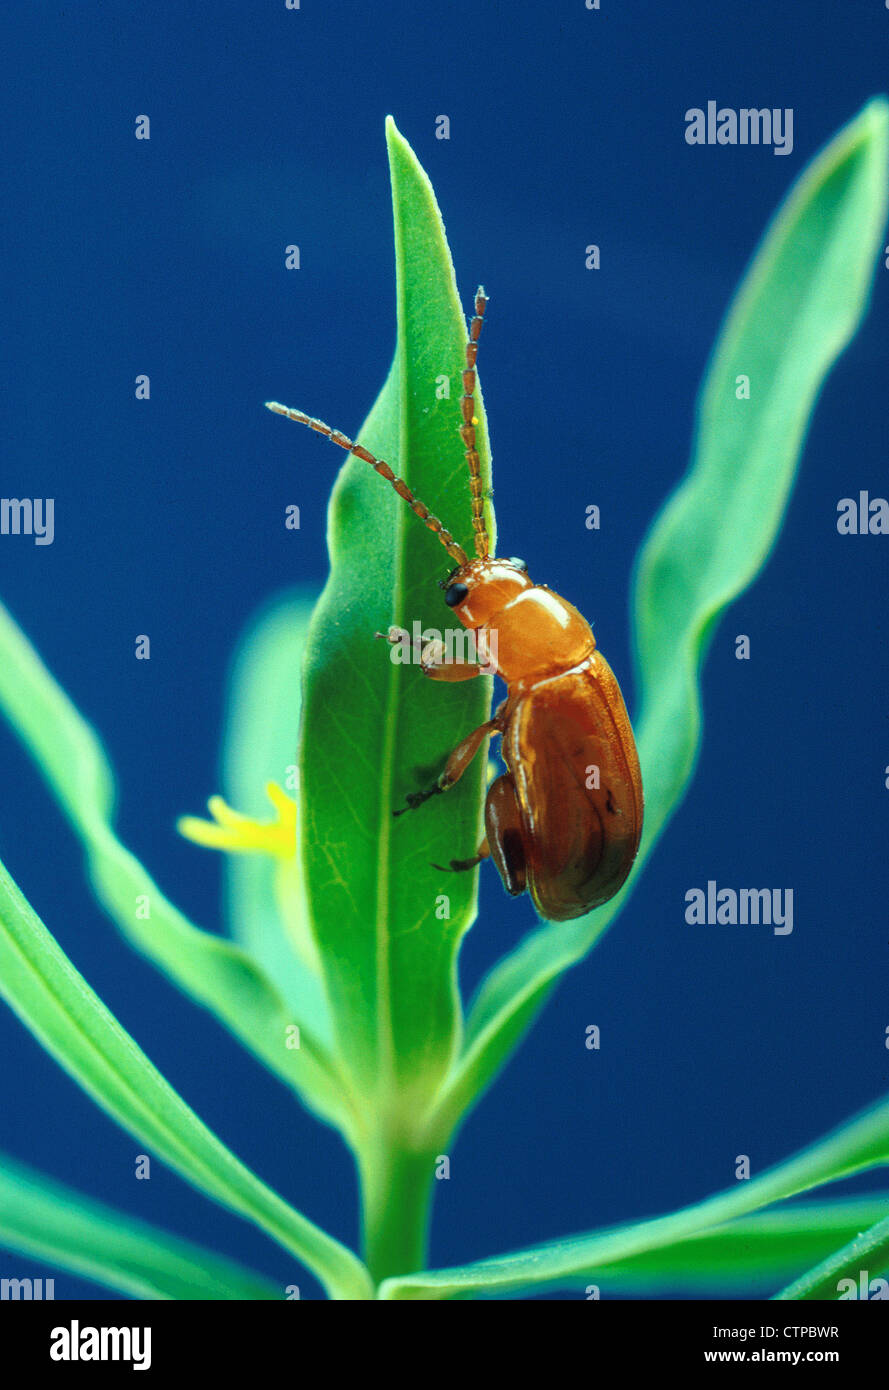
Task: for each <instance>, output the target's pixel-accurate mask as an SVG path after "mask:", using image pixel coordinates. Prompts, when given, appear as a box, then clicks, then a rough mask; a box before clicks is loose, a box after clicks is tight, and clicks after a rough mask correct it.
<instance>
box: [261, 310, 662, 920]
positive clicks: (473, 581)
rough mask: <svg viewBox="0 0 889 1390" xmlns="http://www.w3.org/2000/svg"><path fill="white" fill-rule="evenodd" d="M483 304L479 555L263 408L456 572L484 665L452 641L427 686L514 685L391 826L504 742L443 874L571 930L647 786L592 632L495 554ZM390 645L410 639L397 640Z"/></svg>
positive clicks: (473, 459)
mask: <svg viewBox="0 0 889 1390" xmlns="http://www.w3.org/2000/svg"><path fill="white" fill-rule="evenodd" d="M487 302H488V301H487V296H486V295H485V292H484V289H483V288H481V287H479V289H478V291H477V293H476V297H475V314H474V316H473V318H472V320H471V322H470V326H469V336H468V339H467V343H466V365H465V369H464V371H463V374H462V380H463V396H462V399H461V402H460V408H461V414H462V424H461V425H460V435H461V438H462V440H463V445H464V449H465V453H466V460H467V465H468V469H469V482H470V496H471V510H472V527H473V532H474V542H475V552H476V553H475V556H474V557H473V558H471V559H470V557H469V556H468V555H467V553H466V551H465V550H464V549H463V548H462V546H460V545H459V544H458V543H457V541H456V540H455V539H454V536H453V535H452V533H451V532H450V531H448V530H447V529H446V527H445V526H444V525H443V524H442V523H441V521H439V519H438V517H437V516H434V515H433V514H432V513H431V512H430V511H429V508H428V507H427V506H426V505H425V504H424V503H423V502H421V501H420V500H419V498H417V497H415V496H414V494H413V493H412V492H411V490H410V488H409V487H408V486H407V484H406V483H405V482H404V481H403V480H402V479H401V478H399V477H397V476H396V474H395V473H394V472H393V470H392V469H391V468H390V467H389V465H388V464H387V463H386V462H385V461H384V460H383V459H378V458H376V457H375V456H374V455H373V454H372V453H371V452H370V450H369V449H365V448H364V446H363V445H361V444H356V443H354V442H353V441H352V440H351V439H349V437H348V436H347V435H345V434H343V433H342V431H340V430H333V429H331V428H330V426H329V425H325V424H324V422H323V421H321V420H316V419H314V418H313V417H312V416H310V415H306V414H304V413H303V412H302V411H300V410H292V409H290V408H289V407H287V406H283V405H280V404H279V403H278V402H277V401H268V402H266V405H267V408H268V409H269V410H271V411H273V412H274V413H275V414H278V415H285V416H287V418H288V419H290V420H295V421H297V423H299V424H302V425H307V426H308V427H309V429H312V430H316V431H317V432H318V433H319V434H323V435H325V436H326V437H327V438H328V439H330V440H332V442H333V443H334V444H338V445H339V446H340V448H341V449H345V450H346V451H347V452H348V453H350V454H354V455H355V456H356V457H357V458H360V459H363V460H364V462H365V463H369V464H370V466H371V467H372V468H374V469H375V470H376V471H377V473H379V474H380V475H381V476H382V477H383V478H385V479H386V481H387V482H388V483H390V484H391V486H392V487H393V488H394V489H395V491H396V492H397V493H398V495H399V497H401V498H402V499H403V500H404V501H405V502H406V503H407V505H408V506H409V507H410V508H411V510H412V511H413V512H414V513H415V514H416V515H417V516H418V517H419V518H420V520H421V521H423V522H424V523H425V525H426V526H428V527H429V529H430V530H431V531H433V532H434V533H435V535H436V536H437V537H438V539H439V541H440V542H441V543H442V545H443V546H444V547H445V549H446V550H447V552H448V554H449V555H450V556H451V558H452V559H453V560H455V561H456V567H455V568H454V569H453V570H452V572H451V573H450V574H449V576H448V578H447V580H445V581H444V582H443V583H442V585H441V587H442V588H443V589H444V591H445V593H444V599H445V603H446V604H447V605H448V607H449V608H451V609H452V611H453V612H454V613H455V614H456V616H457V617H458V618H459V620H460V622H461V623H462V624H463V625H464V627H466V628H468V629H470V630H471V632H472V633H473V634H474V636H475V645H476V652H477V655H478V656H479V657H480V658H481V660H480V661H460V660H458V661H452V660H448V659H447V658H448V653H447V652H446V650H445V647H444V643H442V642H441V641H440V640H435V641H432V642H427V643H424V644H422V646H421V652H420V666H421V669H422V671H423V672H424V674H425V675H426V676H428V677H430V678H431V679H432V680H445V681H462V680H471V679H472V678H474V677H476V676H478V675H479V674H481V672H482V671H483V670H487V671H491V670H493V671H496V673H497V674H498V675H500V676H501V677H502V678H503V680H504V681H505V682H506V688H507V697H506V699H505V700H504V701H503V702H502V704H500V705H499V706H498V708H497V709H496V710H495V712H494V714H493V716H492V718H491V719H489V720H487V721H486V722H485V723H484V724H481V725H480V726H479V727H478V728H477V729H474V730H473V731H472V733H470V734H467V735H466V737H465V738H464V739H462V740H461V742H460V743H458V745H457V747H456V748H455V749H454V750H453V752H452V753H451V755H450V757H449V758H448V760H447V762H446V764H445V766H444V769H443V771H442V773H441V774H440V776H439V777H438V779H437V780H436V782H435V783H434V784H433V786H432V787H430V788H428V789H426V790H424V791H418V792H413V793H411V794H410V795H409V796H408V797H407V799H406V801H407V804H406V805H405V806H404V807H403V808H401V809H400V810H398V811H395V812H394V813H393V814H395V815H401V814H403V813H404V811H408V810H413V809H416V807H418V806H420V805H422V803H423V802H424V801H426V800H428V799H429V797H431V796H435V795H438V794H439V793H442V792H445V791H447V790H448V788H450V787H453V786H454V784H455V783H456V782H457V781H459V779H460V777H461V776H462V775H463V773H464V772H465V770H466V768H467V767H468V766H469V764H470V763H471V761H472V759H473V758H474V757H475V755H476V753H478V751H479V749H480V748H481V747H482V745H483V744H484V743H485V741H486V739H487V738H488V737H489V736H490V735H499V736H500V741H501V756H502V759H503V761H504V763H505V764H506V769H507V770H506V772H505V773H503V774H502V775H501V776H499V777H497V778H496V779H495V780H494V781H493V782H492V783H491V785H490V786H489V788H488V792H487V798H486V801H485V838H484V840H483V841H482V844H481V845H480V847H479V849H478V852H477V853H476V854H475V855H473V856H472V857H471V858H468V859H452V860H451V862H450V865H449V866H448V867H449V868H450V869H451V870H454V871H458V872H459V871H462V870H468V869H472V868H475V866H476V865H477V864H479V863H480V862H481V861H482V860H483V859H487V858H491V859H493V861H494V863H495V864H496V866H497V868H498V870H499V872H500V877H501V879H502V880H503V885H504V887H505V889H506V891H507V893H509V894H510V895H512V896H513V897H516V896H519V895H520V894H522V893H524V892H525V891H527V892H529V893H530V895H531V898H532V900H533V902H534V905H535V907H536V908H537V910H538V912H539V913H540V915H541V916H542V917H545V918H548V919H550V920H552V921H567V920H569V919H571V918H574V917H581V916H583V915H584V914H585V913H587V912H589V911H591V910H592V909H593V908H595V907H600V906H601V905H602V904H603V903H605V902H607V901H608V899H609V898H611V897H613V896H614V894H615V893H616V892H617V891H618V889H619V888H620V887H621V885H622V884H623V883H624V882H625V880H626V878H627V875H628V874H629V872H630V869H631V868H632V866H633V861H634V860H635V858H636V852H637V850H638V848H639V839H640V836H641V833H642V815H643V795H642V778H641V773H640V769H639V758H638V755H637V752H636V743H635V739H634V737H633V730H632V726H631V724H630V720H629V716H628V714H627V710H626V705H625V704H624V699H623V696H622V694H621V691H620V686H619V685H618V683H617V680H616V679H615V676H614V674H613V672H612V670H611V668H610V666H609V665H608V663H607V661H606V660H605V658H604V657H603V656H602V655H601V653H600V652H599V651H598V649H597V647H596V640H595V638H594V636H593V631H592V628H591V627H590V625H589V623H588V622H587V621H586V619H585V618H584V617H583V616H582V614H581V613H579V612H578V610H577V609H576V608H575V607H573V605H572V604H570V603H568V602H567V601H566V600H565V599H563V598H560V597H559V595H558V594H556V593H554V592H553V591H552V590H551V589H548V588H547V587H546V586H545V585H542V584H534V583H532V581H531V579H530V577H529V575H528V572H527V566H526V565H525V563H524V561H522V560H519V559H516V558H512V559H498V558H497V557H495V556H492V555H491V554H490V542H489V539H488V533H487V529H486V526H485V519H484V491H483V483H482V478H481V471H480V461H479V455H478V451H477V448H476V436H475V426H476V425H477V423H478V421H477V419H476V417H475V413H474V397H475V383H476V371H475V367H476V357H477V352H478V339H479V334H480V333H481V327H482V322H483V319H484V313H485V307H486V305H487ZM381 635H382V634H380V633H378V634H377V636H381ZM386 636H387V637H388V638H389V640H390V641H393V642H395V641H399V640H404V639H406V638H407V634H406V633H405V632H404V631H403V630H402V629H400V628H390V629H389V632H388V634H386ZM435 867H436V868H440V866H439V865H436V866H435Z"/></svg>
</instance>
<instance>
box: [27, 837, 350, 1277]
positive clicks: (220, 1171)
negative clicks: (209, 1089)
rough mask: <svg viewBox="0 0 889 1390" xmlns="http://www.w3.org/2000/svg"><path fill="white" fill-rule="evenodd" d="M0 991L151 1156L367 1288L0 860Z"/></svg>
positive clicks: (320, 1265)
mask: <svg viewBox="0 0 889 1390" xmlns="http://www.w3.org/2000/svg"><path fill="white" fill-rule="evenodd" d="M0 994H2V996H3V997H4V998H5V999H6V1001H7V1003H8V1004H9V1005H10V1007H11V1008H12V1009H13V1010H14V1011H15V1013H17V1014H18V1016H19V1018H20V1019H21V1020H22V1022H23V1023H24V1024H25V1026H26V1027H27V1028H28V1029H30V1031H31V1032H32V1033H33V1034H34V1036H35V1037H36V1038H37V1040H38V1042H40V1043H41V1044H42V1046H43V1047H45V1048H46V1050H47V1051H48V1052H49V1053H50V1054H51V1055H52V1056H53V1057H55V1059H56V1061H57V1062H59V1063H60V1065H61V1066H62V1067H64V1069H65V1070H66V1071H67V1072H68V1074H69V1075H70V1076H72V1077H73V1078H74V1080H75V1081H76V1082H77V1083H78V1085H80V1086H82V1087H83V1089H84V1090H85V1091H86V1092H87V1094H88V1095H89V1096H91V1097H92V1099H93V1100H94V1101H96V1103H97V1104H98V1105H100V1106H101V1107H102V1109H103V1110H105V1111H106V1112H107V1114H109V1115H110V1116H111V1117H112V1119H114V1120H116V1121H117V1123H118V1124H119V1125H121V1126H122V1127H123V1128H124V1129H125V1130H127V1131H128V1132H129V1133H130V1134H133V1135H135V1136H136V1138H137V1139H138V1140H139V1142H140V1143H142V1144H145V1145H147V1146H149V1147H150V1148H151V1150H152V1151H153V1153H154V1154H156V1155H157V1157H159V1158H160V1159H162V1160H163V1161H164V1162H166V1163H168V1164H169V1165H170V1166H171V1167H172V1168H174V1169H175V1170H176V1171H177V1172H178V1173H179V1174H181V1176H182V1177H184V1178H185V1179H186V1180H187V1181H188V1182H190V1183H192V1184H193V1185H194V1186H195V1187H197V1188H198V1189H199V1190H200V1191H202V1192H204V1193H205V1194H206V1195H207V1196H208V1197H211V1198H213V1199H214V1200H215V1201H217V1202H220V1203H221V1204H222V1205H223V1206H226V1207H229V1208H230V1209H231V1210H232V1211H235V1212H237V1213H238V1214H239V1215H241V1216H244V1217H246V1218H247V1219H248V1220H251V1221H253V1222H254V1223H255V1224H256V1225H257V1226H259V1228H260V1229H261V1230H263V1231H265V1232H266V1233H267V1234H268V1235H270V1236H271V1238H272V1239H273V1240H276V1241H278V1242H279V1244H281V1245H282V1246H283V1247H284V1248H285V1249H286V1250H289V1251H290V1252H291V1253H292V1254H294V1255H296V1256H297V1258H298V1259H300V1260H302V1261H303V1263H304V1264H305V1265H307V1267H308V1268H309V1269H311V1270H312V1271H313V1272H314V1273H315V1274H316V1275H317V1277H318V1278H319V1279H320V1280H321V1282H322V1284H324V1286H325V1288H326V1289H327V1290H328V1292H330V1293H331V1294H332V1295H333V1296H334V1297H340V1298H365V1297H368V1296H370V1284H369V1280H368V1276H367V1271H366V1270H365V1268H364V1266H363V1265H362V1264H361V1262H360V1261H359V1260H358V1259H357V1258H356V1256H355V1255H354V1254H353V1253H352V1252H351V1251H350V1250H347V1249H346V1247H345V1246H343V1245H341V1244H340V1243H339V1242H338V1241H336V1240H334V1239H333V1238H332V1237H331V1236H329V1235H327V1234H326V1233H325V1232H324V1231H322V1230H320V1229H319V1228H318V1227H317V1226H315V1225H314V1224H313V1223H312V1222H311V1221H309V1220H307V1218H306V1217H304V1216H302V1215H301V1214H300V1213H299V1212H298V1211H296V1210H295V1209H294V1208H293V1207H291V1206H289V1205H288V1203H287V1202H285V1201H284V1199H283V1198H282V1197H279V1196H278V1194H277V1193H275V1192H273V1191H272V1190H271V1188H269V1187H266V1185H265V1184H264V1183H263V1182H261V1181H260V1179H259V1178H257V1177H256V1175H255V1174H254V1173H252V1172H251V1171H250V1169H249V1168H247V1167H245V1165H244V1164H243V1163H241V1162H240V1160H239V1159H237V1158H236V1157H235V1156H234V1154H233V1153H231V1151H230V1150H229V1149H227V1148H226V1147H225V1145H224V1144H223V1143H221V1141H220V1140H219V1139H217V1138H216V1136H215V1135H214V1134H213V1133H212V1132H211V1131H210V1130H209V1129H208V1128H207V1127H206V1125H204V1124H203V1123H202V1122H201V1121H200V1120H199V1119H198V1117H197V1116H196V1115H195V1114H194V1112H193V1111H192V1110H191V1109H190V1108H189V1107H188V1106H187V1105H186V1103H185V1101H183V1100H182V1098H181V1096H179V1095H178V1094H177V1092H176V1091H174V1090H173V1088H172V1087H171V1086H170V1085H169V1083H168V1082H167V1081H165V1080H164V1078H163V1077H162V1076H161V1074H160V1072H159V1071H157V1069H156V1068H155V1067H154V1066H152V1064H151V1062H149V1060H148V1058H147V1057H146V1056H145V1054H144V1053H143V1052H142V1051H141V1050H140V1049H139V1047H138V1046H137V1045H136V1043H135V1042H134V1041H133V1039H132V1038H131V1037H130V1035H129V1034H128V1033H127V1032H126V1031H125V1030H124V1029H123V1028H122V1027H121V1026H120V1024H119V1023H118V1021H117V1019H116V1018H115V1017H114V1015H113V1014H112V1013H110V1011H109V1010H108V1009H107V1008H106V1007H105V1005H104V1004H103V1003H102V1001H101V1000H100V999H99V998H98V996H97V995H96V994H95V993H94V992H93V991H92V990H91V989H90V987H89V985H88V984H87V982H86V980H84V978H83V976H82V975H80V974H79V973H78V972H77V970H76V969H75V968H74V966H73V965H72V963H71V961H70V960H69V959H68V957H67V956H66V955H65V954H64V952H63V951H62V950H61V949H60V947H59V946H58V944H57V943H56V941H55V940H54V939H53V937H52V936H51V935H50V933H49V932H48V931H47V930H46V927H45V926H44V925H43V923H42V922H41V921H40V919H39V918H38V916H37V914H36V913H35V912H34V910H33V908H32V907H31V906H30V904H29V903H28V902H27V901H26V899H25V898H24V897H23V895H22V894H21V893H20V891H19V889H18V888H17V887H16V885H15V883H14V882H13V881H12V879H11V878H10V876H9V874H8V873H7V871H6V869H5V868H4V867H3V865H2V864H0Z"/></svg>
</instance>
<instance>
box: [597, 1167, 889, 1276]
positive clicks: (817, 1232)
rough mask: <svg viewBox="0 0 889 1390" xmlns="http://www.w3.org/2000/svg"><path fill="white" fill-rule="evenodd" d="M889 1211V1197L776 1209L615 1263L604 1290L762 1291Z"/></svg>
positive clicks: (844, 1199)
mask: <svg viewBox="0 0 889 1390" xmlns="http://www.w3.org/2000/svg"><path fill="white" fill-rule="evenodd" d="M886 1211H889V1193H884V1194H883V1195H882V1196H880V1197H846V1198H833V1199H831V1200H829V1201H825V1202H811V1203H794V1204H793V1205H791V1206H780V1207H774V1208H771V1209H770V1210H768V1211H765V1212H759V1213H757V1214H756V1215H755V1216H744V1217H740V1218H739V1219H738V1220H737V1221H731V1222H729V1224H728V1225H727V1226H720V1227H719V1229H718V1230H715V1231H704V1232H702V1233H701V1234H700V1235H696V1236H691V1237H689V1239H688V1240H685V1241H681V1242H680V1243H679V1244H677V1245H670V1246H667V1247H666V1248H665V1249H663V1250H646V1251H644V1252H643V1253H642V1254H639V1255H631V1256H629V1257H628V1258H627V1259H626V1260H621V1261H618V1262H617V1263H616V1264H613V1265H609V1266H608V1267H607V1270H606V1272H605V1275H604V1277H603V1289H602V1291H603V1293H605V1294H606V1295H607V1293H608V1292H610V1291H611V1290H612V1289H613V1290H614V1291H615V1292H623V1293H628V1292H633V1293H636V1294H640V1293H643V1292H644V1293H646V1294H651V1295H653V1296H655V1297H656V1296H658V1294H661V1296H662V1294H663V1290H664V1289H666V1288H669V1289H674V1290H675V1289H682V1290H685V1291H688V1292H693V1293H698V1294H700V1295H707V1294H709V1295H711V1296H712V1295H714V1294H717V1293H720V1294H726V1293H733V1294H734V1295H735V1296H736V1297H737V1296H739V1295H741V1294H750V1295H752V1294H755V1293H756V1294H758V1293H761V1292H763V1291H765V1290H768V1289H773V1288H774V1287H775V1284H776V1283H777V1282H778V1281H779V1280H781V1279H784V1278H787V1277H788V1276H789V1275H790V1274H792V1273H793V1272H794V1271H795V1270H798V1269H800V1268H802V1267H803V1266H805V1265H806V1264H808V1263H809V1262H810V1261H811V1260H814V1259H818V1258H819V1256H821V1255H823V1252H824V1251H825V1250H828V1249H830V1248H831V1246H832V1245H834V1244H835V1243H836V1242H837V1241H838V1240H843V1239H844V1238H848V1237H850V1236H852V1235H853V1234H854V1233H855V1232H856V1231H859V1230H861V1229H862V1228H863V1227H865V1226H867V1225H869V1224H870V1223H871V1222H873V1221H875V1220H876V1219H877V1218H878V1217H879V1216H881V1215H882V1214H883V1213H885V1212H886Z"/></svg>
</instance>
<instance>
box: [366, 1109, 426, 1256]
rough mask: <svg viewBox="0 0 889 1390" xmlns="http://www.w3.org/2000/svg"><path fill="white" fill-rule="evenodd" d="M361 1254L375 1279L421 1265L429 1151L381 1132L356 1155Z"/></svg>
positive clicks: (424, 1233) (424, 1238)
mask: <svg viewBox="0 0 889 1390" xmlns="http://www.w3.org/2000/svg"><path fill="white" fill-rule="evenodd" d="M358 1171H359V1176H360V1179H361V1206H362V1244H363V1254H364V1260H365V1263H366V1264H367V1267H368V1269H369V1270H370V1273H371V1277H372V1278H373V1280H374V1283H375V1284H379V1283H380V1282H381V1281H382V1280H383V1279H388V1278H390V1277H391V1276H393V1275H397V1274H410V1273H415V1272H416V1271H417V1270H421V1269H424V1268H425V1265H426V1242H427V1236H428V1230H429V1208H430V1201H431V1196H432V1180H433V1177H434V1173H435V1153H434V1151H429V1150H427V1149H424V1150H422V1151H419V1152H418V1151H417V1150H415V1149H410V1148H406V1147H404V1145H403V1143H402V1142H400V1141H399V1140H397V1139H395V1138H393V1137H392V1136H386V1135H381V1136H379V1137H378V1138H377V1140H376V1141H375V1142H374V1143H373V1144H369V1145H367V1146H366V1147H365V1148H364V1149H363V1150H362V1152H361V1153H360V1154H359V1155H358Z"/></svg>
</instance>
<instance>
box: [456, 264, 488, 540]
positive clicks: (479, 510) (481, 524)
mask: <svg viewBox="0 0 889 1390" xmlns="http://www.w3.org/2000/svg"><path fill="white" fill-rule="evenodd" d="M487 302H488V297H487V295H486V294H485V291H484V289H483V287H482V286H481V285H479V287H478V289H477V290H476V292H475V314H474V316H473V318H472V321H471V322H470V325H469V338H468V339H467V342H466V370H465V371H464V373H463V399H462V400H461V401H460V409H461V411H462V413H463V424H462V425H461V426H460V437H461V439H462V440H463V444H464V447H465V449H466V462H467V464H468V465H469V488H470V491H471V493H472V529H473V531H474V532H475V553H476V555H478V556H480V557H481V558H482V559H484V558H485V557H486V556H487V554H488V552H489V550H490V548H491V543H490V541H489V540H488V530H487V527H486V526H485V517H484V506H485V501H484V493H483V491H482V477H481V472H480V467H479V457H478V450H477V449H476V447H475V427H476V424H477V423H478V422H477V420H476V415H475V359H476V357H477V355H478V340H479V334H480V333H481V331H482V320H483V319H484V316H485V306H486V304H487Z"/></svg>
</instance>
